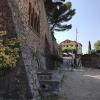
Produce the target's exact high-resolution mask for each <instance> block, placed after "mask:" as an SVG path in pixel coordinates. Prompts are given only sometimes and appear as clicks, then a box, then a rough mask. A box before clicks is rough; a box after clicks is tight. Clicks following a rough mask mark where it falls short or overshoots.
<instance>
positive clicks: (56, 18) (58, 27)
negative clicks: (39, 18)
mask: <svg viewBox="0 0 100 100" xmlns="http://www.w3.org/2000/svg"><path fill="white" fill-rule="evenodd" d="M45 7H46V12H47V16H48V23H49V25H50V29H51V31H53V32H54V31H65V30H69V29H71V28H72V25H71V24H68V23H67V22H68V21H70V20H71V19H72V17H73V16H74V15H75V9H72V3H71V2H65V0H59V2H53V1H52V0H46V2H45Z"/></svg>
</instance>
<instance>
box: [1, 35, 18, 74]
mask: <svg viewBox="0 0 100 100" xmlns="http://www.w3.org/2000/svg"><path fill="white" fill-rule="evenodd" d="M18 58H19V41H18V39H17V38H12V39H6V40H3V39H2V34H0V73H1V72H5V71H8V70H11V69H13V68H15V67H16V63H17V60H18Z"/></svg>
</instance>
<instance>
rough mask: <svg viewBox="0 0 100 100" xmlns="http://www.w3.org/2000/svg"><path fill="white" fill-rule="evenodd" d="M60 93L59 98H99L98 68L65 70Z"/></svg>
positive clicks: (79, 99)
mask: <svg viewBox="0 0 100 100" xmlns="http://www.w3.org/2000/svg"><path fill="white" fill-rule="evenodd" d="M65 69H66V68H65ZM60 95H61V98H60V99H59V100H100V70H97V69H87V70H86V69H83V70H75V71H68V70H65V74H64V81H63V83H62V87H61V93H60Z"/></svg>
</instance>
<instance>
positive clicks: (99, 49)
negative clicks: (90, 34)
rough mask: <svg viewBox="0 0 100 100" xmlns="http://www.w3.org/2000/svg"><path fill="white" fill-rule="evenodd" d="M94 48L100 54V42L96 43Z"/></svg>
mask: <svg viewBox="0 0 100 100" xmlns="http://www.w3.org/2000/svg"><path fill="white" fill-rule="evenodd" d="M94 48H95V50H96V51H99V52H100V40H98V41H96V42H95V44H94Z"/></svg>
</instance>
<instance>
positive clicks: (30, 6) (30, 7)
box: [29, 2, 32, 25]
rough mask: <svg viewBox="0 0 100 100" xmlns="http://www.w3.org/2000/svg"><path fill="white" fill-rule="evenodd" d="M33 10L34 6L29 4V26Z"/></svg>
mask: <svg viewBox="0 0 100 100" xmlns="http://www.w3.org/2000/svg"><path fill="white" fill-rule="evenodd" d="M31 9H32V5H31V3H30V2H29V25H30V24H31Z"/></svg>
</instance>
